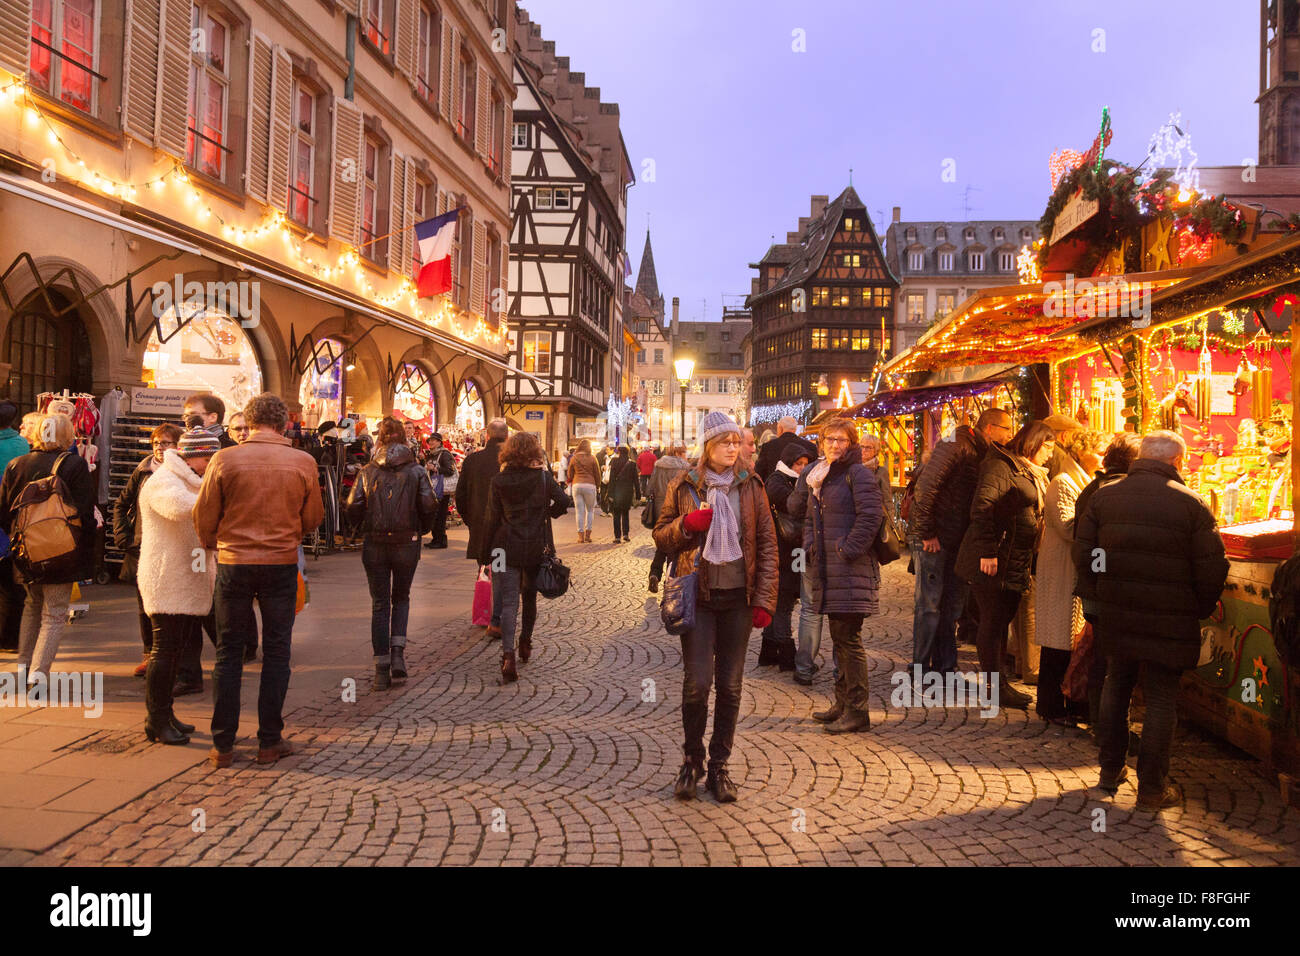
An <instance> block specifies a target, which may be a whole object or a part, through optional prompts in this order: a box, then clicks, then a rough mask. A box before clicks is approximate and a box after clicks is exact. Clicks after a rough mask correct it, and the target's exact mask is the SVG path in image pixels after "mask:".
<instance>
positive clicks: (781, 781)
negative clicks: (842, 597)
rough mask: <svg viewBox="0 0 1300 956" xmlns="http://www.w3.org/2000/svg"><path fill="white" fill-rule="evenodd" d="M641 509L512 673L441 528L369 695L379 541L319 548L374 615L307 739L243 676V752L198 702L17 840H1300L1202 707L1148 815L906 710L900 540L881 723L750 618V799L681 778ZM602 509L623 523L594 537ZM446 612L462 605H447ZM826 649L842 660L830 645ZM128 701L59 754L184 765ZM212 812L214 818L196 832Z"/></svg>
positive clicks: (1081, 756) (1098, 844)
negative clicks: (729, 801)
mask: <svg viewBox="0 0 1300 956" xmlns="http://www.w3.org/2000/svg"><path fill="white" fill-rule="evenodd" d="M633 526H634V532H633V538H634V539H635V540H634V541H633V543H632V544H631V545H622V546H615V545H610V544H603V545H602V544H595V545H588V546H581V547H579V546H575V545H571V544H563V545H562V546H561V553H562V556H563V557H564V559H565V560H566V561H567V562H569V563H570V565H571V566H572V567H573V569H574V584H573V587H572V589H571V591H570V593H569V594H568V595H567V596H566V597H564V598H563V599H561V600H559V601H555V602H546V601H541V602H540V613H539V620H538V626H537V633H536V638H535V642H536V650H535V653H534V658H533V660H532V662H531V663H529V664H528V665H527V666H525V667H522V668H521V677H520V681H519V683H518V684H517V685H514V686H506V687H501V686H498V685H497V683H496V681H495V676H496V671H497V667H498V659H499V646H500V645H499V644H496V643H489V642H488V641H486V640H484V639H483V638H482V636H481V630H480V629H475V628H471V627H469V624H468V621H469V615H468V599H469V591H470V590H471V587H472V584H471V582H472V579H473V570H472V569H473V566H472V565H471V564H469V562H467V561H465V560H464V559H463V541H464V537H463V535H464V532H463V529H460V530H459V533H458V534H453V538H452V548H451V550H449V551H444V552H436V553H435V552H427V551H426V552H425V554H426V556H428V555H430V554H434V555H435V556H434V557H432V558H428V557H426V560H424V561H423V562H422V563H421V566H420V570H419V572H418V575H417V579H416V588H415V592H414V595H413V601H414V604H415V606H414V608H413V627H412V631H411V645H410V648H409V652H408V660H409V662H410V664H411V668H412V677H411V678H410V679H409V680H408V681H406V682H405V684H404V686H403V685H401V684H399V685H396V686H395V687H394V689H393V690H392V691H390V692H387V693H374V692H372V691H371V690H370V678H369V677H368V676H365V671H364V668H365V667H367V666H368V660H369V649H368V645H367V640H366V631H365V626H364V619H365V612H366V605H367V603H368V602H367V598H366V596H365V585H364V580H363V579H362V578H361V576H360V573H359V563H360V560H359V556H357V555H355V554H350V555H336V556H330V557H327V558H325V559H322V561H321V562H320V563H319V564H317V565H314V567H313V572H314V577H313V592H314V594H321V595H323V594H324V592H325V591H327V590H328V591H329V592H330V593H331V594H332V595H333V597H334V599H335V600H340V601H344V602H350V603H351V604H352V605H355V606H357V609H354V613H353V615H352V617H351V618H350V619H347V621H346V623H345V624H344V625H343V626H346V627H348V628H350V629H352V630H353V631H354V632H355V634H354V636H353V637H352V638H350V639H348V640H349V643H350V645H351V646H352V647H353V649H354V653H353V657H354V659H355V664H354V665H353V668H354V672H355V673H356V674H358V675H361V676H359V677H358V680H357V695H356V696H357V699H356V702H355V703H351V702H346V701H344V700H342V699H341V697H342V694H341V693H340V691H339V690H338V684H337V683H335V682H334V680H333V677H331V678H330V679H329V680H330V684H323V685H322V686H319V687H317V688H316V689H315V690H313V691H312V692H311V693H310V695H309V696H308V698H307V699H305V700H304V699H303V698H302V697H301V696H299V697H298V698H297V701H298V702H297V704H296V706H295V705H294V701H295V698H294V697H291V699H290V705H291V706H290V707H289V708H288V713H287V714H286V721H287V728H286V735H287V736H288V737H289V738H290V739H291V740H292V741H293V743H294V744H295V746H296V748H297V751H298V752H297V753H295V755H294V756H292V757H291V758H288V759H286V760H283V761H281V763H280V764H279V765H278V766H275V767H273V768H270V769H263V768H258V767H257V766H256V765H255V764H254V763H253V762H252V760H251V756H252V745H251V743H250V738H251V736H252V733H253V731H254V730H255V720H254V719H253V711H252V708H251V707H250V706H249V705H250V704H251V702H252V700H253V698H252V697H250V696H248V685H249V684H250V681H249V679H248V678H249V673H250V672H246V679H245V685H246V689H245V690H246V697H245V701H246V708H245V714H244V720H243V723H242V725H241V732H242V734H243V735H244V736H243V739H241V742H240V744H239V745H238V747H237V758H236V764H235V767H234V768H233V769H231V770H221V771H216V770H213V769H211V767H210V766H209V765H208V764H206V763H197V760H198V759H199V758H200V757H201V756H202V753H203V752H206V749H207V746H208V737H207V733H206V732H207V721H206V717H204V718H202V719H200V720H199V721H198V722H199V724H200V728H199V732H198V737H197V738H196V740H195V742H194V744H193V745H192V746H191V747H190V748H184V749H185V750H187V752H188V755H189V756H190V757H191V758H193V765H190V766H187V767H186V768H185V769H181V770H180V771H179V772H178V773H176V774H175V775H174V776H172V775H167V776H169V779H164V780H163V781H162V782H160V783H157V784H156V785H154V786H152V788H151V789H148V790H146V791H145V792H143V793H142V794H141V795H139V796H137V797H135V798H133V799H131V800H130V801H129V802H126V803H124V804H123V805H120V806H117V807H116V808H115V809H111V810H110V811H109V812H106V813H103V814H102V815H100V816H98V818H97V819H93V821H92V822H88V823H87V825H85V826H84V827H83V828H81V829H79V830H77V831H76V832H73V833H72V834H71V835H70V836H68V837H67V838H65V839H62V840H61V842H58V843H56V844H55V845H53V846H52V847H50V848H49V849H47V850H45V851H44V852H42V853H39V854H37V855H34V856H32V855H30V854H26V853H20V852H18V851H11V852H10V853H9V854H8V860H9V862H21V861H24V860H28V861H30V862H31V863H35V864H48V865H58V864H65V863H71V864H96V863H110V864H121V863H132V864H169V865H191V864H217V863H233V864H285V863H291V864H327V865H357V866H361V865H376V864H377V865H407V864H443V863H445V864H501V863H506V864H593V863H594V864H631V865H644V864H654V865H660V864H724V865H725V864H742V865H764V864H795V863H829V864H849V863H857V864H903V865H906V864H922V865H941V864H942V865H970V864H984V865H1004V864H1043V863H1062V864H1095V865H1117V864H1156V865H1188V864H1191V865H1268V864H1292V865H1294V864H1296V863H1300V813H1297V812H1296V811H1295V810H1292V809H1287V808H1286V807H1285V806H1284V805H1283V804H1282V802H1281V799H1280V797H1279V794H1278V790H1277V787H1276V784H1275V783H1273V782H1271V781H1270V780H1269V779H1268V778H1266V777H1265V776H1264V774H1263V773H1262V772H1261V771H1260V770H1259V769H1258V768H1257V763H1256V761H1255V760H1254V759H1252V758H1250V757H1248V756H1246V755H1245V754H1243V753H1241V752H1239V751H1235V750H1232V749H1230V748H1228V747H1226V746H1224V745H1220V744H1218V743H1216V742H1214V741H1212V740H1210V739H1208V738H1206V737H1204V736H1203V735H1201V734H1200V733H1199V732H1198V731H1195V730H1188V729H1181V730H1180V732H1179V738H1178V741H1177V743H1176V746H1175V751H1174V759H1173V767H1172V776H1173V777H1174V778H1175V779H1176V780H1177V781H1179V782H1180V783H1181V784H1182V786H1183V788H1184V790H1185V792H1186V801H1185V803H1184V805H1183V806H1182V807H1180V808H1177V809H1174V810H1170V811H1166V812H1165V813H1163V814H1162V815H1160V816H1159V817H1155V816H1153V815H1151V814H1139V813H1137V812H1135V809H1134V803H1135V798H1136V792H1135V790H1134V789H1133V787H1132V786H1131V785H1125V787H1123V788H1122V789H1121V790H1120V792H1119V795H1118V796H1117V797H1116V798H1114V799H1110V798H1107V797H1106V796H1105V795H1104V794H1102V793H1101V792H1100V791H1098V790H1096V789H1091V788H1092V787H1093V786H1094V785H1095V783H1096V767H1095V763H1094V760H1095V755H1096V754H1095V749H1094V747H1093V745H1092V744H1091V742H1090V740H1089V738H1088V737H1087V736H1086V735H1085V734H1083V733H1082V732H1077V731H1062V730H1060V729H1058V728H1054V727H1053V728H1050V729H1049V728H1048V726H1047V725H1045V724H1043V723H1042V722H1041V721H1039V720H1038V719H1037V718H1036V717H1035V716H1033V714H1032V713H1031V714H1029V715H1026V714H1024V713H1023V712H1018V711H1003V712H1001V713H1000V714H999V715H998V716H996V717H994V718H992V719H987V720H985V719H981V718H980V717H979V716H978V711H976V710H970V711H966V710H947V711H944V710H923V709H909V710H899V709H894V708H891V707H890V706H889V700H888V697H889V689H890V685H889V675H890V674H891V673H893V672H894V671H895V670H896V669H898V668H900V667H901V666H903V665H904V664H905V662H906V661H907V659H908V656H909V654H908V651H909V648H910V625H911V597H910V595H911V585H912V578H911V577H910V576H909V575H908V574H907V573H906V569H905V564H904V563H903V562H899V563H897V564H895V565H893V566H891V567H890V568H889V569H888V571H887V585H886V588H885V590H884V592H883V593H882V596H881V605H882V608H887V609H888V610H887V611H886V612H885V613H883V614H881V615H880V616H879V617H876V618H873V619H869V620H868V622H867V626H866V634H867V642H866V643H867V647H868V653H869V655H870V661H871V676H872V690H873V704H874V706H873V709H872V715H871V716H872V730H871V732H870V733H868V734H859V735H849V736H844V737H832V736H830V735H827V734H826V733H824V732H823V731H822V729H821V726H820V725H818V724H816V723H815V722H814V721H812V719H811V717H810V715H811V713H812V712H813V711H814V710H816V709H819V708H820V707H821V706H823V705H824V704H825V703H826V702H827V700H828V699H829V697H830V682H831V678H830V673H829V671H830V668H829V666H827V667H825V668H824V669H823V670H822V672H821V673H820V674H818V676H817V680H816V683H815V685H814V686H813V687H811V688H803V687H800V686H798V685H796V684H794V683H793V682H792V681H791V680H790V679H789V675H785V674H779V673H778V672H777V671H776V669H775V668H763V669H759V668H758V667H757V666H756V660H757V653H758V643H759V642H758V640H757V635H755V636H754V640H753V641H752V642H751V645H750V664H749V666H748V668H747V672H746V675H745V694H744V700H743V704H742V709H741V718H740V726H739V730H738V735H737V736H738V741H737V749H736V753H735V755H734V757H733V761H732V771H733V776H734V777H735V779H736V780H737V782H738V783H739V784H740V786H741V796H740V801H739V802H738V803H736V804H733V805H730V806H719V805H718V804H716V803H715V802H713V800H712V798H710V797H708V796H707V795H702V798H701V799H700V800H698V801H695V802H689V803H681V802H678V801H676V800H674V799H673V797H672V793H671V788H672V781H673V777H674V774H675V771H676V769H677V767H678V765H679V763H680V749H679V748H680V728H681V725H680V719H679V711H678V705H679V702H680V686H681V671H680V665H679V649H678V646H677V643H676V639H674V638H670V637H668V636H666V635H665V634H664V632H663V630H662V628H661V626H660V624H659V620H658V607H657V604H656V602H655V600H654V598H653V597H652V596H651V595H649V594H648V593H647V592H646V590H645V574H646V568H647V564H648V560H647V559H648V558H649V557H650V556H651V554H652V551H651V546H650V544H649V535H648V533H647V532H646V531H644V530H643V529H641V528H640V527H639V523H638V522H637V520H636V516H635V514H634V518H633ZM570 527H571V526H570V524H569V522H568V521H562V522H557V536H559V537H561V538H562V540H565V541H567V539H568V538H569V537H570V533H569V532H570ZM608 531H609V528H608V519H604V520H603V521H602V522H601V523H600V525H599V530H598V532H597V535H596V537H597V540H598V541H599V540H601V539H604V540H606V541H607V540H608ZM102 590H103V589H101V591H102ZM114 593H115V594H118V596H119V597H120V596H121V595H123V594H125V593H126V592H125V591H124V589H120V588H118V589H115V591H114ZM456 602H459V604H457V603H456ZM120 603H123V602H120ZM123 606H125V604H124V603H123ZM330 606H331V605H329V603H328V601H327V600H325V598H324V597H323V596H322V598H321V603H320V606H319V607H318V606H317V604H316V603H314V604H313V607H312V608H311V609H309V610H308V611H307V612H305V613H304V615H303V617H302V618H300V620H299V622H298V628H297V630H296V632H295V660H294V663H295V676H294V680H295V682H297V681H300V680H302V679H304V678H302V677H301V676H300V675H302V674H303V673H304V672H305V671H308V670H309V668H310V667H311V665H312V654H313V646H314V644H313V635H314V634H315V633H316V632H319V631H321V630H323V629H329V628H332V627H337V626H338V622H339V620H340V618H339V617H338V616H336V615H334V614H331V613H330V611H329V607H330ZM436 611H440V612H441V613H444V614H445V613H448V611H451V612H454V613H453V616H452V617H451V618H450V620H449V621H448V620H446V619H445V618H444V619H440V620H437V621H435V620H434V618H435V617H436V616H437V615H436V613H435V612H436ZM118 619H119V620H121V621H127V620H129V618H127V617H126V616H119V618H118ZM416 622H420V624H421V626H420V627H418V628H417V627H415V626H414V625H415V624H416ZM126 629H127V626H126V625H125V624H124V625H123V630H126ZM80 636H81V635H78V637H80ZM119 636H120V635H119ZM94 639H95V641H96V642H99V641H102V640H106V639H107V638H106V637H105V636H104V635H96V636H95V638H94ZM71 640H72V638H70V641H71ZM128 645H129V641H126V640H125V639H123V640H122V641H121V646H122V647H124V648H125V647H126V646H128ZM210 653H211V651H210V649H209V650H208V651H206V652H205V664H207V663H209V662H210ZM823 654H824V657H826V658H827V661H826V662H827V664H828V663H829V660H828V659H829V646H828V645H827V646H826V647H825V648H824V652H823ZM122 657H123V660H124V661H125V660H126V657H127V655H126V654H125V653H124V654H123V655H122ZM121 666H122V667H123V668H125V667H128V666H129V665H128V664H125V663H123V664H122V665H121ZM123 672H125V671H123ZM255 672H256V668H254V669H253V671H252V674H253V676H254V677H255ZM335 676H337V675H335ZM651 682H653V683H651ZM331 684H332V689H331V686H330V685H331ZM137 686H138V682H137ZM651 690H653V693H651ZM254 693H255V691H254ZM650 697H653V700H644V699H643V698H650ZM189 702H193V703H194V704H195V706H190V707H188V709H186V710H184V711H183V712H182V717H183V718H185V719H194V718H196V717H199V715H200V714H202V713H203V712H204V710H205V708H207V696H206V695H205V697H204V698H202V699H195V698H189V699H188V701H187V703H189ZM134 706H136V707H137V710H138V711H139V717H138V718H137V723H136V724H135V725H133V726H130V727H129V728H128V727H125V726H123V727H119V728H117V729H106V730H98V731H97V732H96V733H94V734H91V735H90V736H84V735H83V737H82V738H81V739H79V740H78V741H76V742H74V743H71V744H69V745H67V747H65V748H64V749H62V750H60V751H58V752H57V753H51V754H49V757H50V758H59V757H60V755H62V754H66V753H69V752H70V753H74V754H75V753H76V752H78V751H86V750H91V751H104V750H109V751H113V750H116V751H118V752H116V753H111V754H110V755H109V756H107V757H104V756H100V757H97V758H96V759H98V760H99V761H105V760H113V761H120V762H121V765H122V766H127V765H128V764H138V763H140V762H145V763H150V762H152V763H153V764H159V765H165V764H162V763H161V762H164V761H165V760H167V759H171V758H172V757H173V756H174V754H172V753H170V751H171V750H172V748H163V747H157V746H155V747H149V746H148V745H146V744H145V743H144V740H143V734H142V733H141V732H140V728H139V723H138V719H141V718H142V716H143V706H142V705H134ZM113 742H116V746H111V745H110V744H112V743H113ZM177 749H181V748H177ZM63 759H65V760H67V759H70V758H68V757H67V756H64V757H63ZM73 759H75V758H73ZM702 794H703V791H702ZM1098 810H1104V811H1105V812H1104V815H1099V814H1098V813H1097V811H1098ZM199 811H201V814H200V813H199ZM0 812H8V811H0ZM1103 817H1104V824H1105V826H1104V830H1103V831H1101V832H1099V829H1100V827H1099V824H1098V821H1099V820H1102V819H1103ZM199 820H201V821H202V822H203V824H204V826H205V828H203V829H202V832H195V826H197V823H196V821H199Z"/></svg>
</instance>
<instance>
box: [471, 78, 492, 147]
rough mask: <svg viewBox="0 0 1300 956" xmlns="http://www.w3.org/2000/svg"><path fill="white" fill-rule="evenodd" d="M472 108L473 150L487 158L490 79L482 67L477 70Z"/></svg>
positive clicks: (489, 139)
mask: <svg viewBox="0 0 1300 956" xmlns="http://www.w3.org/2000/svg"><path fill="white" fill-rule="evenodd" d="M474 100H475V103H474V108H475V112H476V113H477V115H476V116H475V119H474V149H475V150H476V151H477V152H478V154H479V156H481V157H482V158H483V159H485V160H486V159H487V158H488V154H489V152H490V150H491V147H490V146H489V145H488V144H489V143H491V142H492V115H491V113H492V77H491V76H490V75H489V74H488V71H487V70H485V69H483V67H481V66H480V67H479V68H478V84H477V86H476V87H475V96H474Z"/></svg>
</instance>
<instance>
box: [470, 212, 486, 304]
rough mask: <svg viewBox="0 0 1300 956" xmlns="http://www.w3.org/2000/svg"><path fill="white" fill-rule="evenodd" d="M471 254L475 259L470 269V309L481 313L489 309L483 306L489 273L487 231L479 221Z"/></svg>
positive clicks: (475, 224) (475, 228)
mask: <svg viewBox="0 0 1300 956" xmlns="http://www.w3.org/2000/svg"><path fill="white" fill-rule="evenodd" d="M471 254H472V255H473V256H474V260H473V263H472V269H471V270H470V276H471V281H470V287H469V295H470V299H469V310H470V311H471V312H477V313H479V314H480V315H481V314H482V313H484V312H486V311H487V310H486V309H485V308H484V307H483V297H484V295H485V290H484V288H483V285H484V280H485V276H486V273H487V232H486V230H485V229H484V227H483V226H482V225H481V224H480V223H479V222H477V221H475V223H474V248H473V250H472V252H471Z"/></svg>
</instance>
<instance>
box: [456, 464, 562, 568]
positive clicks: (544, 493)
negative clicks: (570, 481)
mask: <svg viewBox="0 0 1300 956" xmlns="http://www.w3.org/2000/svg"><path fill="white" fill-rule="evenodd" d="M571 503H572V502H571V501H570V500H569V496H568V495H566V494H565V493H564V490H563V489H562V488H561V487H560V486H559V485H558V484H557V483H556V481H555V479H554V478H553V477H552V476H551V469H549V468H524V467H522V466H520V465H508V466H507V467H506V468H504V469H502V471H501V472H500V474H498V475H497V476H496V477H495V478H493V479H492V486H491V490H490V491H489V494H488V509H487V515H486V516H485V517H484V519H483V536H482V540H483V546H482V548H481V549H480V550H479V553H478V561H479V564H492V559H493V557H494V555H493V553H492V552H493V551H495V550H496V549H497V548H501V549H502V550H503V551H504V552H505V556H506V566H507V567H510V568H521V569H523V570H526V571H532V570H534V569H535V568H536V567H537V566H538V565H539V564H541V562H542V552H543V551H544V550H545V548H546V528H547V526H548V525H549V524H550V522H551V519H552V518H558V517H560V515H562V514H564V513H565V512H566V511H568V510H569V505H570V504H571Z"/></svg>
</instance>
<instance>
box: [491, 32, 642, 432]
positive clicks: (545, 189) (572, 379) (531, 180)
mask: <svg viewBox="0 0 1300 956" xmlns="http://www.w3.org/2000/svg"><path fill="white" fill-rule="evenodd" d="M518 16H519V19H518V22H517V23H516V25H515V38H516V49H515V58H514V82H515V100H514V113H513V120H512V124H511V129H510V136H511V141H510V142H511V154H512V156H511V166H510V169H511V185H512V198H511V211H512V214H513V231H512V232H511V234H510V250H511V260H510V271H511V274H510V282H509V289H510V302H509V324H510V340H509V346H508V347H509V354H510V361H511V363H512V365H514V367H515V368H516V369H518V374H515V373H509V374H507V376H506V395H507V401H508V402H509V403H511V404H510V406H509V409H510V413H511V415H512V416H513V417H515V418H516V419H519V420H520V421H522V422H530V423H531V425H530V426H529V427H528V429H527V430H529V431H536V432H538V433H539V434H541V435H542V440H543V444H544V445H545V446H546V448H547V450H548V452H551V453H553V452H554V451H556V450H562V449H564V448H566V447H567V446H568V445H569V444H570V443H571V442H572V441H573V439H574V437H575V434H576V431H575V429H576V423H577V422H579V421H582V420H584V419H586V420H592V419H595V418H596V416H598V415H599V414H600V413H601V412H603V411H605V410H606V408H607V405H608V401H609V399H610V398H611V397H614V398H622V397H624V396H623V395H622V391H623V385H622V381H623V365H624V361H623V351H624V344H625V335H624V331H623V308H624V302H623V279H624V275H625V266H624V264H625V262H626V252H625V251H624V233H625V225H626V221H627V190H628V187H629V186H631V185H632V183H633V181H634V177H633V175H632V167H631V162H630V160H629V159H628V156H627V148H626V147H625V146H624V143H623V136H622V133H621V132H620V130H619V112H618V104H617V103H604V102H601V99H600V90H599V89H598V88H595V87H589V86H587V85H586V76H585V74H583V73H579V72H575V71H574V70H572V69H571V68H570V64H569V59H568V57H562V56H556V54H555V44H554V43H553V42H552V41H550V40H544V39H542V31H541V27H540V26H539V25H538V24H536V23H534V22H532V21H531V20H530V19H529V18H528V14H527V13H526V12H525V11H523V10H519V13H518ZM529 376H533V377H532V378H530V377H529ZM539 379H540V380H544V382H545V383H546V384H543V382H542V381H539ZM520 416H522V418H521V417H520Z"/></svg>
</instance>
